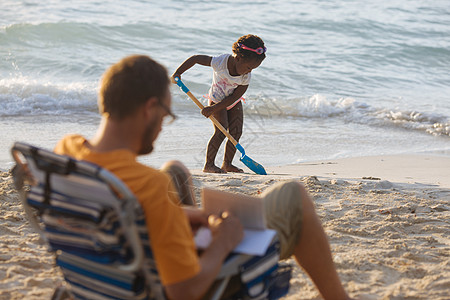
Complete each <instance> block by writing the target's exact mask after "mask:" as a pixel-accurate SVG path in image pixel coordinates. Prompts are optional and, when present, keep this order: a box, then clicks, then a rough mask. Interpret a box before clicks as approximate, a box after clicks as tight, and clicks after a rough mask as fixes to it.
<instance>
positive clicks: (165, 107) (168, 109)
mask: <svg viewBox="0 0 450 300" xmlns="http://www.w3.org/2000/svg"><path fill="white" fill-rule="evenodd" d="M158 103H159V105H161V107H162V108H164V110H165V111H166V113H167V115H168V116H169V120H168V121H165V122H164V123H165V124H166V125H169V124H172V123H173V122H174V121H175V120H176V119H177V116H175V115H174V114H173V112H172V110H170V108H169V107H168V106H167V105H165V104H164V103H163V102H161V101H159V102H158Z"/></svg>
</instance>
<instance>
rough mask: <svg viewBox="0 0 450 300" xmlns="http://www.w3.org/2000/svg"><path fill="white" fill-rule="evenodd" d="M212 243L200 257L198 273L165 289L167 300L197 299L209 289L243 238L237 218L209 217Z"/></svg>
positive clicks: (224, 216)
mask: <svg viewBox="0 0 450 300" xmlns="http://www.w3.org/2000/svg"><path fill="white" fill-rule="evenodd" d="M208 223H209V228H210V229H211V232H212V241H211V244H210V245H209V247H208V248H207V249H205V250H204V251H203V252H202V254H201V255H200V259H199V262H200V272H199V273H198V274H197V275H196V276H194V277H192V278H190V279H188V280H185V281H182V282H178V283H175V284H171V285H168V286H166V287H165V289H166V293H167V296H168V297H169V299H199V298H201V297H202V296H203V295H204V294H205V293H206V292H207V291H208V289H209V288H210V287H211V285H212V283H213V282H214V280H215V279H216V276H217V274H218V273H219V271H220V269H221V267H222V264H223V262H224V260H225V258H226V257H227V256H228V254H229V253H230V252H231V251H232V250H233V249H234V248H235V247H236V246H237V244H239V242H240V241H241V239H242V238H243V228H242V224H241V223H240V221H239V220H238V218H236V217H234V216H230V215H228V214H227V213H224V214H223V215H222V217H218V216H210V217H209V219H208Z"/></svg>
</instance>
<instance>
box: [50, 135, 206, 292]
mask: <svg viewBox="0 0 450 300" xmlns="http://www.w3.org/2000/svg"><path fill="white" fill-rule="evenodd" d="M87 144H88V141H87V140H86V139H85V138H84V137H82V136H80V135H70V136H66V137H64V138H63V139H62V140H61V141H60V142H59V143H58V144H57V146H56V147H55V150H54V151H55V152H56V153H58V154H63V155H68V156H71V157H74V158H75V159H78V160H85V161H89V162H92V163H95V164H97V165H99V166H101V167H103V168H105V169H107V170H109V171H110V172H112V173H114V174H115V175H116V176H117V177H118V178H120V179H121V180H122V181H123V182H124V183H125V184H126V185H127V186H128V187H129V188H130V190H131V191H132V192H133V193H134V194H135V196H136V197H137V199H138V200H139V202H140V203H141V205H142V208H143V210H144V213H145V218H146V223H147V230H148V232H149V235H150V241H151V245H152V250H153V255H154V257H155V259H156V265H157V268H158V272H159V274H160V277H161V281H162V283H163V285H170V284H173V283H177V282H180V281H183V280H186V279H189V278H191V277H193V276H195V275H196V274H197V273H198V272H199V271H200V264H199V261H198V256H197V252H196V248H195V244H194V240H193V236H192V230H191V228H190V225H189V221H188V219H187V217H186V215H185V213H184V211H183V209H182V208H181V207H180V206H179V205H178V204H177V203H178V195H177V193H176V192H175V190H174V188H173V185H172V184H171V182H170V179H169V177H168V175H166V174H165V173H163V172H161V171H159V170H156V169H153V168H151V167H148V166H145V165H143V164H141V163H139V162H137V161H136V155H135V154H133V153H132V152H131V151H128V150H125V149H123V150H115V151H111V152H101V153H100V152H94V151H91V150H90V149H89V148H88V147H87V146H86V145H87Z"/></svg>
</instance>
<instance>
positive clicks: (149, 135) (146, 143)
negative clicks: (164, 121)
mask: <svg viewBox="0 0 450 300" xmlns="http://www.w3.org/2000/svg"><path fill="white" fill-rule="evenodd" d="M156 123H157V120H155V121H154V122H152V123H150V124H148V126H147V128H145V131H144V134H143V136H142V146H141V149H140V150H139V153H138V154H139V155H145V154H149V153H151V152H152V151H153V142H154V140H156V137H157V134H155V130H156V127H157V126H156V125H157V124H156Z"/></svg>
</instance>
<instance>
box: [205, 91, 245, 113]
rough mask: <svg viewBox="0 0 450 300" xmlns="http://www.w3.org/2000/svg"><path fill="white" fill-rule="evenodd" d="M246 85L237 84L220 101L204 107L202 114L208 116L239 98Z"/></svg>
mask: <svg viewBox="0 0 450 300" xmlns="http://www.w3.org/2000/svg"><path fill="white" fill-rule="evenodd" d="M247 88H248V85H239V86H238V87H237V88H236V89H235V90H234V91H233V93H231V95H229V96H227V97H225V98H224V99H223V100H222V101H220V102H219V103H215V104H213V105H211V106H207V107H205V108H204V109H202V114H203V115H204V116H205V117H207V118H209V117H210V116H211V115H212V114H214V113H216V112H218V111H221V110H223V109H226V108H227V107H228V106H230V105H231V104H233V103H234V102H236V101H237V100H238V99H239V98H241V97H242V95H244V93H245V92H246V91H247Z"/></svg>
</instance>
